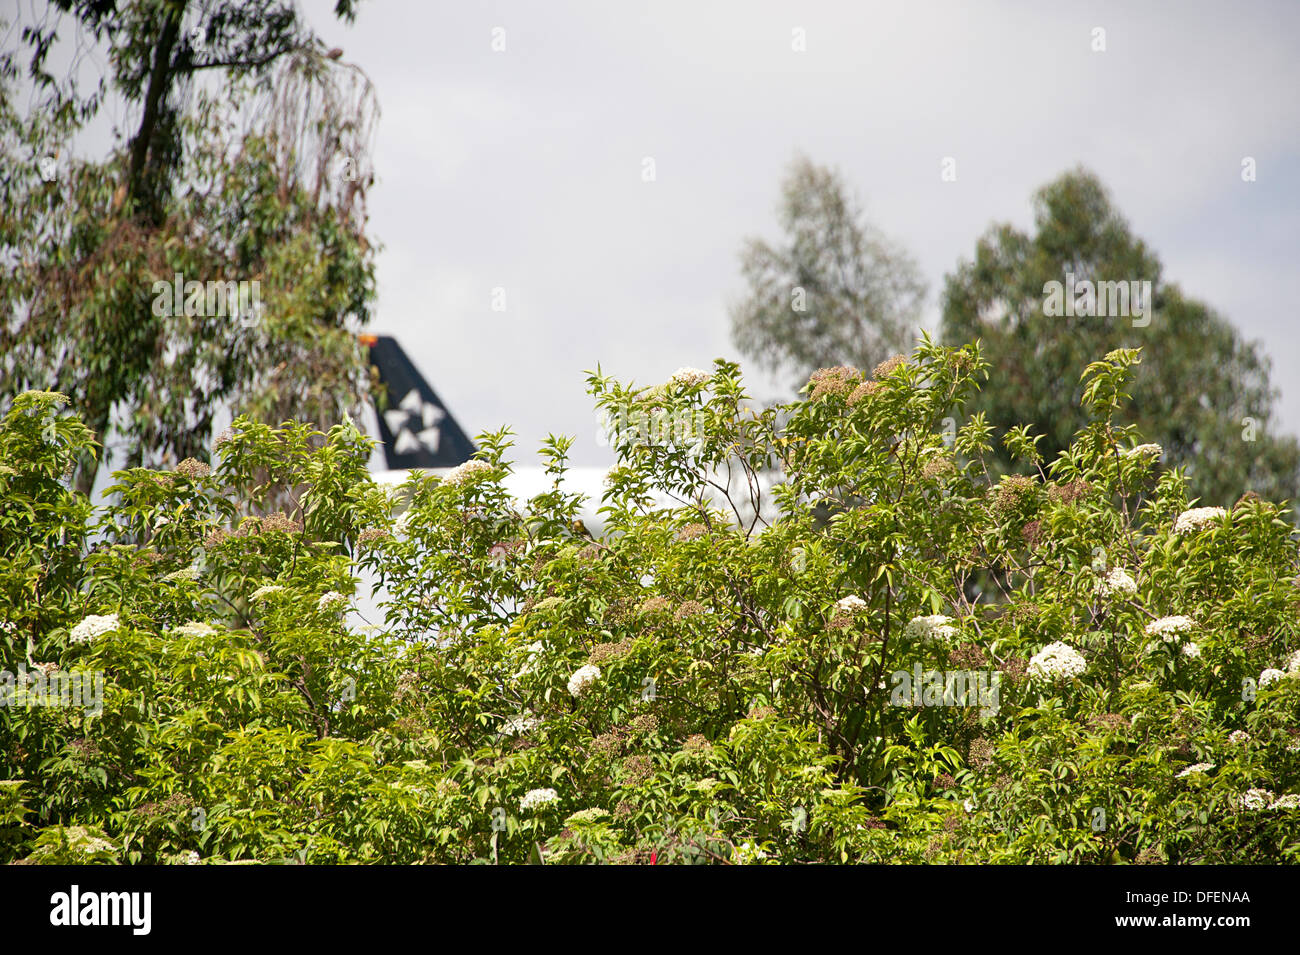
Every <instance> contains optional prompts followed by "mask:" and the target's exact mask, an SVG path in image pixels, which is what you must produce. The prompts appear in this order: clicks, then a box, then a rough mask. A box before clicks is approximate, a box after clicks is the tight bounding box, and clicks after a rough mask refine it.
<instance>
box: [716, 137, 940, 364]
mask: <svg viewBox="0 0 1300 955" xmlns="http://www.w3.org/2000/svg"><path fill="white" fill-rule="evenodd" d="M779 213H780V220H781V228H782V229H783V230H784V232H785V235H786V243H785V244H784V245H780V246H773V245H771V244H769V243H768V242H766V241H764V240H762V239H754V238H751V239H749V240H747V241H746V243H745V247H744V250H743V251H742V253H741V271H742V273H743V275H744V277H745V281H746V283H747V284H748V289H747V291H746V294H745V296H744V298H743V299H741V300H740V301H738V302H737V303H736V304H735V305H734V306H733V307H732V309H731V329H732V337H733V339H734V340H735V342H736V346H737V347H738V348H739V349H740V350H741V351H742V352H743V353H744V354H746V355H749V356H751V357H753V358H754V359H756V360H757V361H759V362H760V363H762V364H765V365H767V366H769V367H770V368H772V369H773V370H781V371H785V372H791V373H793V375H794V377H795V378H796V379H797V380H798V381H799V383H800V384H802V383H803V382H804V381H806V380H807V378H808V376H809V375H810V374H811V373H812V372H814V371H816V370H817V369H818V368H821V367H823V366H826V365H836V364H839V363H841V362H847V363H849V364H854V365H858V366H860V367H862V368H871V367H874V366H875V365H876V364H877V363H878V362H880V361H882V360H883V359H885V358H886V357H888V356H889V355H890V354H891V353H893V352H896V351H899V350H900V349H902V348H904V347H906V346H907V345H908V343H909V342H910V341H911V337H912V330H913V329H914V328H915V327H916V324H917V320H918V317H919V314H920V304H921V298H922V296H923V295H924V292H925V285H924V283H923V282H922V281H921V278H920V273H919V271H918V269H917V266H916V263H915V262H914V261H913V260H912V258H911V257H910V256H909V255H908V254H907V253H906V252H905V251H904V250H902V249H901V248H899V247H898V246H897V245H895V244H893V243H892V242H890V241H889V239H888V238H886V237H885V236H884V235H883V234H882V233H881V232H880V230H878V229H877V228H875V227H874V226H873V225H872V224H871V223H870V222H868V221H867V220H866V219H865V217H864V216H863V213H862V211H861V210H860V209H859V208H858V206H857V203H856V202H855V200H854V198H853V196H852V194H851V193H850V191H849V188H848V186H847V184H846V183H845V182H844V180H843V178H842V177H841V176H840V174H839V173H838V172H836V171H834V170H831V169H827V168H825V167H821V166H817V165H814V164H813V163H812V162H810V161H809V160H808V159H806V158H804V157H799V158H797V159H796V160H795V161H794V162H793V163H792V164H791V166H790V169H789V171H788V173H787V175H786V178H785V180H784V181H783V183H782V186H781V205H780V209H779Z"/></svg>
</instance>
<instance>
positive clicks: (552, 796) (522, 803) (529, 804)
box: [519, 789, 560, 812]
mask: <svg viewBox="0 0 1300 955" xmlns="http://www.w3.org/2000/svg"><path fill="white" fill-rule="evenodd" d="M559 798H560V794H559V793H557V792H556V791H555V790H554V789H530V790H528V792H527V793H525V794H524V798H523V799H521V800H519V810H520V811H521V812H532V811H533V810H534V809H538V808H540V807H542V806H549V805H550V804H551V803H553V802H557V801H558V800H559Z"/></svg>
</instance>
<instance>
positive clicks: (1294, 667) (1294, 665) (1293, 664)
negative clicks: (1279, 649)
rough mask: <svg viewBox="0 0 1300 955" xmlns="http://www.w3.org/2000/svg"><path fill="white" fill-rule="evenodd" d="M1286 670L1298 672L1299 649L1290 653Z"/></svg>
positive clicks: (1299, 662) (1299, 671)
mask: <svg viewBox="0 0 1300 955" xmlns="http://www.w3.org/2000/svg"><path fill="white" fill-rule="evenodd" d="M1286 672H1287V673H1300V650H1297V651H1296V652H1295V653H1293V654H1291V656H1290V657H1289V658H1288V659H1287V661H1286Z"/></svg>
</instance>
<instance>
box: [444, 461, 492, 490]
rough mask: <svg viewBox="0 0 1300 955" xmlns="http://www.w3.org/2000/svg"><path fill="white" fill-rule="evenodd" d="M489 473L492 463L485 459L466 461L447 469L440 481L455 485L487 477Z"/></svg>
mask: <svg viewBox="0 0 1300 955" xmlns="http://www.w3.org/2000/svg"><path fill="white" fill-rule="evenodd" d="M491 473H492V465H490V464H488V463H487V462H486V461H466V462H465V463H464V464H460V465H457V466H456V467H454V468H452V469H451V470H450V471H448V472H447V474H446V476H445V477H444V478H443V479H442V482H443V483H444V484H454V485H457V486H460V485H463V484H473V483H474V482H475V481H477V480H478V479H479V478H481V477H487V476H488V475H489V474H491Z"/></svg>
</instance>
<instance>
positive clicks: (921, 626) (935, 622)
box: [903, 613, 957, 643]
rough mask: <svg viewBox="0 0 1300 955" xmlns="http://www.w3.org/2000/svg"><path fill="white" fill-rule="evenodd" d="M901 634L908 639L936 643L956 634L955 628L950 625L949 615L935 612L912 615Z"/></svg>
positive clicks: (949, 638)
mask: <svg viewBox="0 0 1300 955" xmlns="http://www.w3.org/2000/svg"><path fill="white" fill-rule="evenodd" d="M903 635H904V636H905V637H907V638H908V639H909V640H919V641H921V642H922V643H936V642H939V641H942V640H951V639H952V638H953V637H955V636H956V635H957V628H956V627H954V626H953V625H952V618H951V617H945V616H944V615H943V614H938V613H937V614H934V615H932V616H929V617H913V618H912V620H911V621H909V622H908V624H907V627H906V628H905V629H904V631H903Z"/></svg>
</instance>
